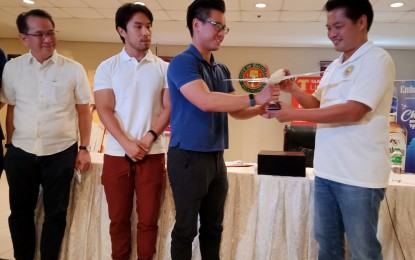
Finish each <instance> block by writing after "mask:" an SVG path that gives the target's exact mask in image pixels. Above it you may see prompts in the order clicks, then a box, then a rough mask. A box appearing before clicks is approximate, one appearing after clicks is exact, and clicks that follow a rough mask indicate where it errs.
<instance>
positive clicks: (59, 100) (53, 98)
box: [46, 82, 72, 105]
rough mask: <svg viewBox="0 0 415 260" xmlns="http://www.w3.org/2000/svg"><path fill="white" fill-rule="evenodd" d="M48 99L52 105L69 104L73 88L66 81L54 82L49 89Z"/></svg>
mask: <svg viewBox="0 0 415 260" xmlns="http://www.w3.org/2000/svg"><path fill="white" fill-rule="evenodd" d="M47 91H48V92H49V93H47V95H46V96H48V97H49V100H47V102H48V103H50V104H51V105H67V104H68V103H69V101H70V100H71V93H72V92H71V88H69V87H68V84H66V83H64V82H52V84H51V87H50V88H49V89H48V90H47Z"/></svg>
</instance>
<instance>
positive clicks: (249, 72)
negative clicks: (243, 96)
mask: <svg viewBox="0 0 415 260" xmlns="http://www.w3.org/2000/svg"><path fill="white" fill-rule="evenodd" d="M266 77H267V69H266V68H265V67H264V66H263V65H261V64H259V63H250V64H248V65H246V66H245V67H243V68H242V69H241V72H240V73H239V78H240V79H253V78H266ZM239 84H241V87H242V88H243V89H244V90H245V91H246V92H249V93H258V92H259V91H261V90H262V89H263V88H264V86H265V83H261V82H248V81H239Z"/></svg>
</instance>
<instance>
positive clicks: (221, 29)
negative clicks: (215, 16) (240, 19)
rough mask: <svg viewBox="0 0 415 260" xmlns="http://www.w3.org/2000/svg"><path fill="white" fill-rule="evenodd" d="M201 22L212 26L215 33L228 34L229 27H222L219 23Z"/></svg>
mask: <svg viewBox="0 0 415 260" xmlns="http://www.w3.org/2000/svg"><path fill="white" fill-rule="evenodd" d="M203 22H206V23H210V24H211V25H213V27H215V30H216V31H217V32H220V31H224V32H225V34H228V32H229V27H227V26H226V25H223V24H221V23H219V22H214V21H209V20H206V21H203Z"/></svg>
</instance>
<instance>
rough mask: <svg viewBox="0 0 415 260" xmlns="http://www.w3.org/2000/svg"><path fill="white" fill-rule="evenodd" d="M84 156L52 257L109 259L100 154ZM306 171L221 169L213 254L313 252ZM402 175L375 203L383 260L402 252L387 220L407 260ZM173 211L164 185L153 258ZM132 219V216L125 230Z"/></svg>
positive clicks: (407, 179)
mask: <svg viewBox="0 0 415 260" xmlns="http://www.w3.org/2000/svg"><path fill="white" fill-rule="evenodd" d="M92 161H93V164H92V167H91V169H90V170H89V171H88V172H86V173H83V174H82V177H83V180H82V183H77V182H74V183H73V185H72V191H71V199H70V205H69V208H68V217H67V221H68V225H67V229H66V232H65V237H64V241H63V244H62V251H61V257H60V259H65V260H72V259H81V260H87V259H94V260H101V259H102V260H109V259H111V242H110V237H109V232H108V230H109V223H110V222H109V219H108V212H107V203H106V201H105V193H104V192H103V187H102V185H101V181H100V173H101V171H102V154H94V153H93V154H92ZM307 170H308V178H297V177H279V176H266V175H257V174H256V173H255V171H256V167H255V166H252V167H229V168H228V179H229V192H228V197H227V201H226V205H225V218H224V231H223V238H222V246H221V259H224V260H228V259H229V260H232V259H237V260H252V259H256V260H262V259H264V260H265V259H273V260H274V259H277V260H278V259H290V260H291V259H310V260H314V259H317V243H316V241H315V240H314V237H313V210H314V201H313V188H314V186H313V176H312V173H311V172H310V171H312V169H307ZM403 177H404V178H403V182H402V183H400V184H391V185H390V186H389V187H388V190H387V193H386V198H385V200H384V201H383V202H382V205H381V209H380V220H379V234H378V236H379V239H380V241H381V242H382V245H383V253H384V259H385V260H388V259H390V260H392V259H393V260H395V259H396V260H399V259H404V258H403V257H402V253H401V249H400V246H399V244H398V240H397V239H396V236H395V232H394V231H393V225H394V228H395V230H396V234H397V237H398V238H399V241H400V244H401V247H402V251H403V253H404V254H405V258H406V259H415V247H414V246H413V242H414V241H415V207H414V205H415V203H414V202H415V176H409V175H405V176H403ZM167 183H168V182H167ZM389 212H390V214H389ZM174 213H175V212H174V202H173V197H172V193H171V189H170V186H169V185H166V190H165V198H164V202H163V205H162V209H161V215H160V219H159V236H158V240H157V254H156V255H155V257H154V259H160V260H161V259H170V253H169V252H170V241H171V240H170V233H171V230H172V228H173V224H174ZM42 218H43V213H42V205H41V201H40V203H39V205H38V210H37V213H36V219H37V229H38V234H40V232H39V230H40V229H41V223H42ZM136 221H137V219H136V217H135V216H133V225H132V227H134V228H132V234H133V237H135V226H136V225H135V223H136ZM392 223H393V225H392ZM135 252H136V248H135V244H133V248H132V256H131V259H135V258H136V254H135ZM36 259H39V255H38V253H37V258H36ZM193 259H196V260H198V259H201V257H200V253H199V244H198V239H195V241H194V243H193Z"/></svg>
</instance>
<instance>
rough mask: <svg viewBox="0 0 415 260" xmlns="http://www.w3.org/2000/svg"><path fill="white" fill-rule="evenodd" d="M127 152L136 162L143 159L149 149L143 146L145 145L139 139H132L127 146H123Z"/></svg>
mask: <svg viewBox="0 0 415 260" xmlns="http://www.w3.org/2000/svg"><path fill="white" fill-rule="evenodd" d="M123 148H124V150H125V154H126V155H128V157H130V158H131V160H133V161H134V162H136V161H139V160H142V159H143V158H144V157H145V156H146V154H147V152H148V150H146V149H144V148H143V145H141V144H140V141H139V140H131V141H130V142H129V143H128V145H127V146H126V147H123Z"/></svg>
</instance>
